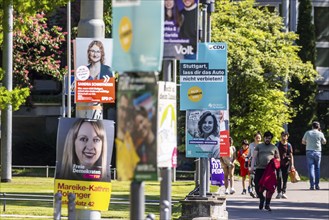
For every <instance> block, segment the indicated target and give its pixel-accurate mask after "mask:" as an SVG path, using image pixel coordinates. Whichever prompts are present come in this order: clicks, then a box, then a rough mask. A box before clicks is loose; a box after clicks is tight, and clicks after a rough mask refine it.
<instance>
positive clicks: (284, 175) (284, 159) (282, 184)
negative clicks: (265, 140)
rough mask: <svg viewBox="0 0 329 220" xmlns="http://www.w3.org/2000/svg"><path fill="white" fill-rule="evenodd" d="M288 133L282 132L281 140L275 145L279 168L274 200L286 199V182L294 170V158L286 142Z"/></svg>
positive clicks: (289, 145) (290, 147)
mask: <svg viewBox="0 0 329 220" xmlns="http://www.w3.org/2000/svg"><path fill="white" fill-rule="evenodd" d="M288 138H289V133H288V132H282V133H281V140H280V141H279V142H278V143H277V144H276V146H277V147H278V149H279V154H280V168H279V169H278V170H277V182H278V183H277V191H278V195H277V196H276V199H281V198H282V199H287V198H288V197H287V195H286V190H287V181H288V176H289V172H290V171H291V170H293V169H294V157H293V149H292V146H291V144H290V143H289V142H288Z"/></svg>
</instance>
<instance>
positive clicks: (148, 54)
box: [112, 0, 164, 72]
mask: <svg viewBox="0 0 329 220" xmlns="http://www.w3.org/2000/svg"><path fill="white" fill-rule="evenodd" d="M163 3H164V1H150V0H133V1H132V0H113V1H112V10H113V29H112V33H113V35H112V36H113V41H114V43H113V54H114V57H113V69H114V70H115V71H118V72H134V71H145V72H147V71H160V70H161V65H162V55H163V29H164V25H163V23H164V19H163V14H164V12H163Z"/></svg>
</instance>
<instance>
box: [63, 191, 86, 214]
mask: <svg viewBox="0 0 329 220" xmlns="http://www.w3.org/2000/svg"><path fill="white" fill-rule="evenodd" d="M68 200H69V202H68V204H67V209H68V220H75V219H90V218H88V217H81V218H79V217H78V216H76V210H75V194H74V193H69V195H68Z"/></svg>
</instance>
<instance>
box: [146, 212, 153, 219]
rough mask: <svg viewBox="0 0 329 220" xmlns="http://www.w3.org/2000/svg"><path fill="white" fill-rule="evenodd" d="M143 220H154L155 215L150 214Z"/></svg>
mask: <svg viewBox="0 0 329 220" xmlns="http://www.w3.org/2000/svg"><path fill="white" fill-rule="evenodd" d="M145 220H155V215H154V214H153V213H150V214H148V215H147V216H146V219H145Z"/></svg>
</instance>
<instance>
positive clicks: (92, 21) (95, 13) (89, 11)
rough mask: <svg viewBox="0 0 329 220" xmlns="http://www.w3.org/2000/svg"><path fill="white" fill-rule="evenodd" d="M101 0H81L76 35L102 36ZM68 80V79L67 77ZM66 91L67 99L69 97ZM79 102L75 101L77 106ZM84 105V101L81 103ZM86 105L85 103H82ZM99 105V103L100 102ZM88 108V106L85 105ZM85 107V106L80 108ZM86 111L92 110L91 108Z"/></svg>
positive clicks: (90, 214) (81, 213) (85, 215)
mask: <svg viewBox="0 0 329 220" xmlns="http://www.w3.org/2000/svg"><path fill="white" fill-rule="evenodd" d="M103 4H104V2H103V0H94V1H90V0H81V5H80V21H79V24H78V37H90V38H104V36H105V24H104V21H103ZM69 80H70V79H69ZM70 96H71V92H70V90H69V92H68V97H69V98H68V99H70V98H71V97H70ZM78 104H80V103H77V107H79V106H80V105H78ZM82 105H84V103H82ZM84 106H86V105H84ZM100 106H101V104H100ZM86 107H87V108H88V106H86ZM90 107H92V106H90ZM82 109H85V108H82ZM84 111H85V110H79V109H78V108H77V109H76V117H77V118H80V117H81V116H82V115H83V113H84ZM87 111H93V110H92V109H90V110H87ZM76 217H77V218H78V219H90V220H92V219H101V212H100V211H94V210H77V212H76Z"/></svg>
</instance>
